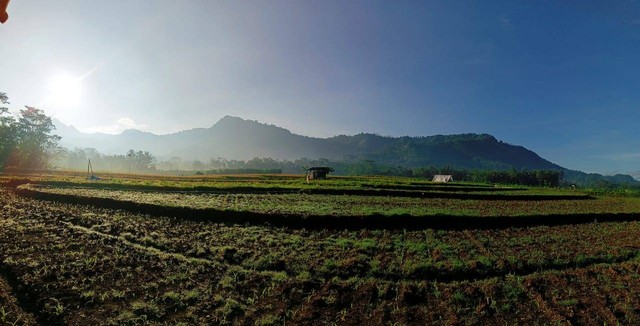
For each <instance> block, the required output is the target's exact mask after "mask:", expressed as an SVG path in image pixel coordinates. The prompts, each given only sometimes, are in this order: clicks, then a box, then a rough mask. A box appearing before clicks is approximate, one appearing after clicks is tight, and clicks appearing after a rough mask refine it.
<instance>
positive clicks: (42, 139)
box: [0, 92, 60, 170]
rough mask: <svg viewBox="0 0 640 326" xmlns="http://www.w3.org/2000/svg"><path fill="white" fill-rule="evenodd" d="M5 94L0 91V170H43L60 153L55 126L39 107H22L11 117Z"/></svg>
mask: <svg viewBox="0 0 640 326" xmlns="http://www.w3.org/2000/svg"><path fill="white" fill-rule="evenodd" d="M7 104H10V103H9V97H8V96H7V94H6V93H3V92H0V105H2V106H1V107H0V169H2V170H5V169H7V168H14V169H45V168H47V167H48V165H49V162H50V160H51V159H52V158H53V157H55V156H56V155H58V154H59V151H60V147H59V146H58V141H60V137H59V136H57V135H54V134H52V131H53V130H55V126H54V125H53V122H52V121H51V118H50V117H48V116H46V115H45V114H44V112H43V111H42V110H39V109H36V108H34V107H31V106H25V109H23V110H20V113H19V115H18V116H17V117H16V116H13V115H11V114H10V113H9V108H7V107H4V105H7Z"/></svg>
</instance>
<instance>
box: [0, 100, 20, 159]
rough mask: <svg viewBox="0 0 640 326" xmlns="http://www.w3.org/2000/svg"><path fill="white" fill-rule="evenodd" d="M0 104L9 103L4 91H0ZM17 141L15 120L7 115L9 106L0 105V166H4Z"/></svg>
mask: <svg viewBox="0 0 640 326" xmlns="http://www.w3.org/2000/svg"><path fill="white" fill-rule="evenodd" d="M0 104H1V105H6V104H9V97H8V96H7V94H6V93H3V92H0ZM16 142H17V128H16V120H15V119H14V117H13V116H11V115H9V108H7V107H4V106H0V168H3V167H5V166H6V163H7V161H8V160H9V157H10V156H11V153H12V152H13V151H14V149H15V146H16Z"/></svg>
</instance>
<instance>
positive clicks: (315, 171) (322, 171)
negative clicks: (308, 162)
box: [307, 166, 334, 182]
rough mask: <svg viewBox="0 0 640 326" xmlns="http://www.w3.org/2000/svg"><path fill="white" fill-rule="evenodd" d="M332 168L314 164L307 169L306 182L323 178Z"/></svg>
mask: <svg viewBox="0 0 640 326" xmlns="http://www.w3.org/2000/svg"><path fill="white" fill-rule="evenodd" d="M333 171H334V170H333V168H330V167H328V166H314V167H311V168H308V169H307V182H309V181H310V180H324V179H326V178H327V174H329V172H333Z"/></svg>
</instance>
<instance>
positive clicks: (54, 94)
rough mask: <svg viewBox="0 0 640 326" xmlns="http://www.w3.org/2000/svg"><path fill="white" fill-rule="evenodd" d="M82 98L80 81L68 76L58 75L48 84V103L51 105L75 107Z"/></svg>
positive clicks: (64, 74)
mask: <svg viewBox="0 0 640 326" xmlns="http://www.w3.org/2000/svg"><path fill="white" fill-rule="evenodd" d="M81 97H82V79H81V78H77V77H74V76H72V75H70V74H66V73H63V74H58V75H55V76H53V77H52V78H51V82H50V84H49V101H50V103H51V104H54V105H58V106H65V107H72V106H77V105H78V104H80V99H81Z"/></svg>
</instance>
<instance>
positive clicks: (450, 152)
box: [54, 115, 582, 174]
mask: <svg viewBox="0 0 640 326" xmlns="http://www.w3.org/2000/svg"><path fill="white" fill-rule="evenodd" d="M54 124H55V125H56V128H57V129H58V131H59V132H60V133H59V135H60V136H61V137H62V140H61V145H62V146H64V147H67V148H76V147H77V148H94V149H96V150H97V151H99V152H101V153H105V154H123V153H125V152H126V151H127V150H129V149H134V150H144V151H149V152H150V153H152V154H153V155H155V156H156V157H158V158H159V159H161V160H163V159H169V158H171V157H180V158H181V159H183V160H200V161H208V160H209V159H212V158H225V159H234V160H250V159H253V158H256V157H264V158H273V159H280V160H296V159H300V158H309V159H320V158H323V159H328V160H333V161H362V160H369V161H375V162H376V163H378V164H384V165H389V166H402V167H406V168H419V167H426V166H450V167H452V168H462V169H490V170H508V169H518V170H521V169H527V170H558V171H568V172H569V173H570V174H571V173H573V172H579V171H573V172H572V170H569V169H567V168H565V167H562V166H559V165H557V164H555V163H552V162H550V161H548V160H546V159H544V158H542V157H540V156H539V155H538V154H536V153H535V152H534V151H532V150H529V149H527V148H525V147H523V146H519V145H512V144H509V143H506V142H503V141H501V140H498V139H497V138H496V137H494V136H493V135H490V134H487V133H481V134H477V133H466V134H451V135H432V136H402V137H392V136H381V135H378V134H371V133H359V134H355V135H337V136H332V137H328V138H320V137H310V136H304V135H298V134H295V133H292V132H291V131H289V130H287V129H285V128H282V127H278V126H275V125H270V124H266V123H261V122H258V121H255V120H245V119H242V118H239V117H233V116H229V115H227V116H224V117H223V118H221V119H220V120H218V121H217V122H216V123H214V124H213V125H212V126H211V127H209V128H194V129H189V130H182V131H178V132H175V133H171V134H165V135H156V134H153V133H150V132H144V131H140V130H136V129H128V130H125V131H123V132H122V133H121V134H118V135H109V134H100V133H94V134H86V133H82V132H79V131H78V130H77V129H76V128H74V127H72V126H66V125H64V124H63V123H61V122H60V121H57V120H56V121H54ZM579 173H582V172H579Z"/></svg>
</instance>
